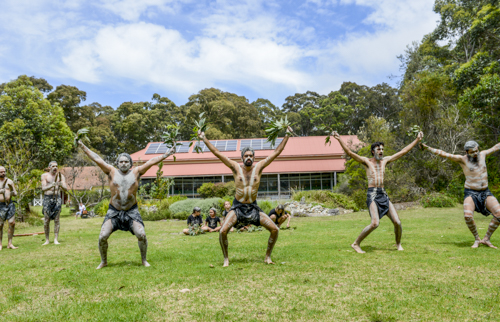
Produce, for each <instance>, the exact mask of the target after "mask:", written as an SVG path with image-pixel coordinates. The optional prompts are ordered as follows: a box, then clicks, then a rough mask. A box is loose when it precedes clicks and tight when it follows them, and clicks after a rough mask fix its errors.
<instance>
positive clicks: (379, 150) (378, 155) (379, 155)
mask: <svg viewBox="0 0 500 322" xmlns="http://www.w3.org/2000/svg"><path fill="white" fill-rule="evenodd" d="M373 155H374V156H375V160H377V161H381V160H382V159H383V158H384V146H383V145H379V146H377V147H375V149H374V150H373Z"/></svg>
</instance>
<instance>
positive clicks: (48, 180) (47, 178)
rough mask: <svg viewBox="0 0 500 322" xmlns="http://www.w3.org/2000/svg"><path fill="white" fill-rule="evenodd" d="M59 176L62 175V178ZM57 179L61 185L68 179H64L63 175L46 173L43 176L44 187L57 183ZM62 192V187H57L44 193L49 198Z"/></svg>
mask: <svg viewBox="0 0 500 322" xmlns="http://www.w3.org/2000/svg"><path fill="white" fill-rule="evenodd" d="M59 174H60V176H59ZM56 177H57V182H61V183H65V182H66V178H65V177H64V175H63V174H62V173H60V172H56V173H55V174H53V173H51V172H46V173H44V174H42V187H43V186H44V185H50V184H52V183H54V182H55V181H56ZM60 191H61V187H55V188H51V189H49V190H46V191H45V192H44V194H45V195H48V196H52V195H59V192H60Z"/></svg>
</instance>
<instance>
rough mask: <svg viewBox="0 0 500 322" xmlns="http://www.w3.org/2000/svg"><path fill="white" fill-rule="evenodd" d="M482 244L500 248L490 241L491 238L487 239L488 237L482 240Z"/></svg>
mask: <svg viewBox="0 0 500 322" xmlns="http://www.w3.org/2000/svg"><path fill="white" fill-rule="evenodd" d="M481 244H483V245H486V246H488V247H491V248H495V249H497V248H498V247H496V246H494V245H493V244H492V243H491V242H490V240H486V239H483V240H482V241H481Z"/></svg>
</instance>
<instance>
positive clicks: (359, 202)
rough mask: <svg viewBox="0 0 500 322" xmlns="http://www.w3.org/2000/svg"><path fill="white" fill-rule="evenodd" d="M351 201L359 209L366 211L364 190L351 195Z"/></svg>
mask: <svg viewBox="0 0 500 322" xmlns="http://www.w3.org/2000/svg"><path fill="white" fill-rule="evenodd" d="M351 199H352V200H353V201H354V203H356V206H358V208H359V209H366V208H367V207H366V190H362V189H358V190H356V191H354V192H353V193H352V194H351Z"/></svg>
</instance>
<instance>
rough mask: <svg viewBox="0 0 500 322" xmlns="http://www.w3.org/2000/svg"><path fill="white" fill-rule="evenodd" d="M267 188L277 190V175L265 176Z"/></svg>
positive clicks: (270, 190) (272, 190)
mask: <svg viewBox="0 0 500 322" xmlns="http://www.w3.org/2000/svg"><path fill="white" fill-rule="evenodd" d="M267 188H268V190H269V192H278V175H276V174H270V175H269V176H268V177H267Z"/></svg>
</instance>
